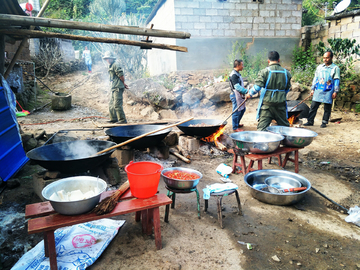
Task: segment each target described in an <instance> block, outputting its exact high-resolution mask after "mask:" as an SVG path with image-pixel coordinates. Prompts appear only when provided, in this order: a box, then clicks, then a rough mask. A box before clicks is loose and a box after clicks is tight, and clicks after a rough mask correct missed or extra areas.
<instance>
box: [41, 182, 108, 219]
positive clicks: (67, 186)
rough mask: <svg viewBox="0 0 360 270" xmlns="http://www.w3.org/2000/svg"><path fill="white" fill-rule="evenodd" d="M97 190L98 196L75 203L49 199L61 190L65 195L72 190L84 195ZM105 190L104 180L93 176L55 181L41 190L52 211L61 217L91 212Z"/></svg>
mask: <svg viewBox="0 0 360 270" xmlns="http://www.w3.org/2000/svg"><path fill="white" fill-rule="evenodd" d="M95 188H96V189H98V194H95V195H94V196H93V197H90V198H88V199H83V200H77V201H55V200H51V199H50V197H51V196H52V195H53V194H54V193H55V192H58V191H61V190H63V191H64V192H65V193H67V192H71V191H74V190H80V191H81V192H82V193H86V192H88V191H90V190H94V189H95ZM106 188H107V184H106V182H105V181H104V180H102V179H99V178H96V177H93V176H75V177H68V178H64V179H60V180H57V181H55V182H53V183H51V184H49V185H47V186H46V187H45V188H44V189H43V190H42V193H41V194H42V196H43V197H44V198H45V199H46V200H48V201H50V204H51V206H52V207H53V208H54V210H55V211H56V212H58V213H60V214H63V215H80V214H84V213H87V212H89V211H90V210H92V209H93V208H94V207H95V206H96V205H97V204H98V203H99V201H100V195H101V193H103V192H104V191H105V190H106Z"/></svg>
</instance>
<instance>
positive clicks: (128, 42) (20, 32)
mask: <svg viewBox="0 0 360 270" xmlns="http://www.w3.org/2000/svg"><path fill="white" fill-rule="evenodd" d="M0 16H1V15H0ZM0 33H1V34H5V35H9V36H25V37H29V38H39V37H54V38H62V39H70V40H82V41H89V42H101V43H115V44H123V45H130V46H138V47H143V48H156V49H163V50H170V51H179V52H187V48H186V47H182V46H176V45H167V44H159V43H148V42H143V41H133V40H126V39H117V38H98V37H89V36H78V35H69V34H60V33H53V32H43V31H37V30H26V29H21V30H8V29H1V30H0Z"/></svg>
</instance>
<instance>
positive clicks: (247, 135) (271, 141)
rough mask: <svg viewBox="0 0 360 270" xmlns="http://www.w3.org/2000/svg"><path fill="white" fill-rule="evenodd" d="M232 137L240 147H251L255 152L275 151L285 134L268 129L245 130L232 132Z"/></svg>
mask: <svg viewBox="0 0 360 270" xmlns="http://www.w3.org/2000/svg"><path fill="white" fill-rule="evenodd" d="M230 137H231V138H232V139H233V141H234V143H235V145H236V146H237V147H238V148H240V149H244V148H246V149H249V152H251V153H254V154H265V153H271V152H274V151H275V150H276V149H277V148H278V147H279V145H280V142H281V141H282V140H283V139H284V136H282V135H280V134H276V133H272V132H267V131H244V132H236V133H232V134H231V135H230Z"/></svg>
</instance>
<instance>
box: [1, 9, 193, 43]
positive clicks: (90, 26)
mask: <svg viewBox="0 0 360 270" xmlns="http://www.w3.org/2000/svg"><path fill="white" fill-rule="evenodd" d="M0 24H1V25H3V26H4V25H8V26H19V25H21V26H29V25H32V26H43V27H53V28H67V29H78V30H87V31H98V32H108V33H117V34H128V35H139V36H153V37H164V38H180V39H187V38H190V36H191V34H190V33H187V32H181V31H167V30H156V29H149V28H140V27H135V26H120V25H106V24H100V23H89V22H74V21H67V20H58V19H49V18H37V17H27V16H20V15H8V14H0Z"/></svg>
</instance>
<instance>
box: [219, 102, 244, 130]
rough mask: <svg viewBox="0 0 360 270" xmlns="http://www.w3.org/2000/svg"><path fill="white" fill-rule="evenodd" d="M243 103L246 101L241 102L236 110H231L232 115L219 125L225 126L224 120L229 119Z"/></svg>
mask: <svg viewBox="0 0 360 270" xmlns="http://www.w3.org/2000/svg"><path fill="white" fill-rule="evenodd" d="M245 102H246V99H245V100H244V101H243V102H241V104H240V105H239V106H237V107H236V109H235V110H233V111H232V113H231V114H230V115H229V116H228V117H226V119H225V120H224V121H223V122H222V123H221V124H220V125H221V126H225V122H226V120H228V119H229V118H230V116H232V115H233V114H234V113H235V112H236V111H237V110H238V109H239V108H240V107H241V106H242V105H244V103H245Z"/></svg>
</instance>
